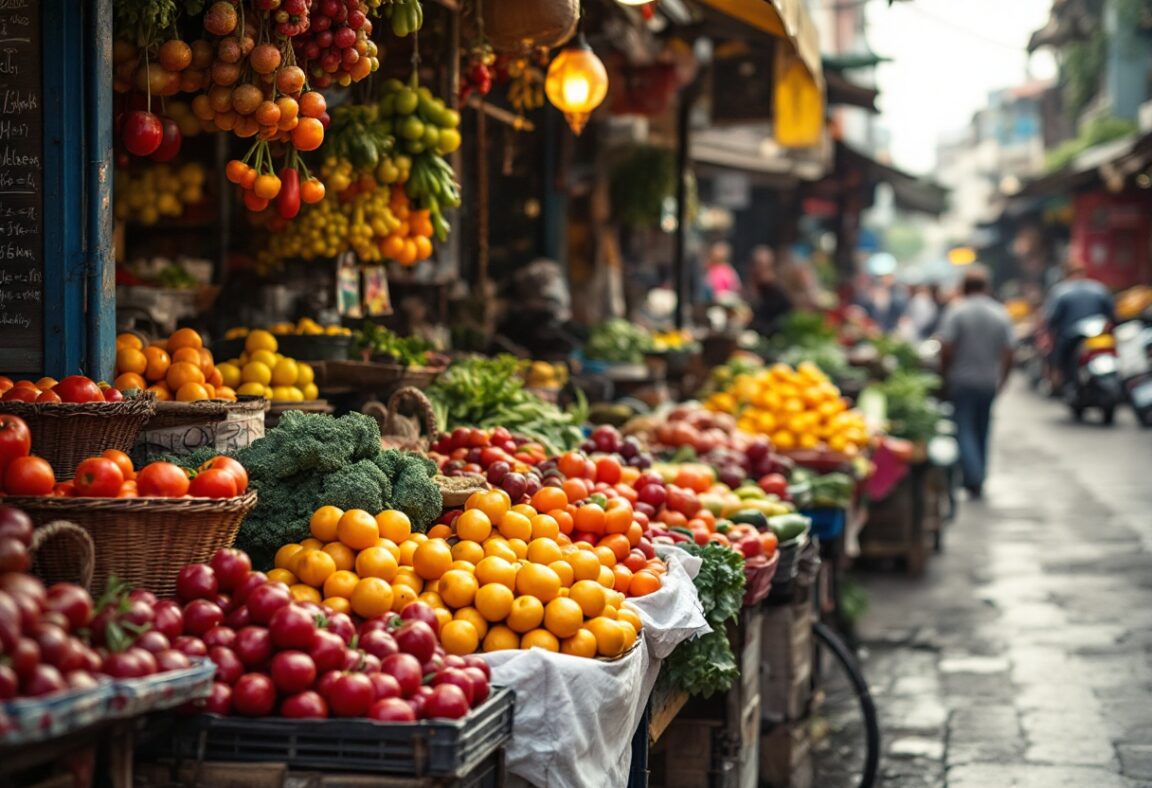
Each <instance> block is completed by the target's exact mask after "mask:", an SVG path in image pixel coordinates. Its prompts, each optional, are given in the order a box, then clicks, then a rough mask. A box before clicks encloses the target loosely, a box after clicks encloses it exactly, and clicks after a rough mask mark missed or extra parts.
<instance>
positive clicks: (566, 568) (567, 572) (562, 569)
mask: <svg viewBox="0 0 1152 788" xmlns="http://www.w3.org/2000/svg"><path fill="white" fill-rule="evenodd" d="M548 568H549V569H551V570H552V571H553V572H555V573H556V574H557V575H559V576H560V586H561V588H568V587H569V586H571V585H572V581H573V580H575V579H576V578H575V576H574V575H573V574H572V564H570V563H568V562H567V561H564V560H560V561H553V562H552V563H550V564H548Z"/></svg>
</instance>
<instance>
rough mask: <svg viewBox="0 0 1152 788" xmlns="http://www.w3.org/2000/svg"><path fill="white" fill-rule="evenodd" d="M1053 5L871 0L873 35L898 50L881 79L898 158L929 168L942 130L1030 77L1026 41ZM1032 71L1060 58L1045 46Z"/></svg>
mask: <svg viewBox="0 0 1152 788" xmlns="http://www.w3.org/2000/svg"><path fill="white" fill-rule="evenodd" d="M825 1H826V2H830V1H831V0H825ZM1051 7H1052V0H911V1H910V2H897V3H894V4H893V5H892V7H890V8H889V7H888V4H887V2H885V0H871V1H870V2H868V4H867V6H866V8H867V20H868V41H869V43H870V44H871V46H872V49H873V51H875V52H876V53H877V54H878V55H885V56H888V57H891V58H893V62H892V63H885V64H882V65H880V67H879V68H878V69H877V83H878V87H879V88H880V98H879V105H880V109H881V112H882V116H881V123H882V125H883V126H884V127H885V128H887V129H888V130H889V132H890V134H891V140H892V142H891V150H892V157H893V160H894V163H895V164H896V165H897V166H899V167H901V168H904V169H907V170H910V171H912V172H917V173H928V172H930V171H931V169H932V167H933V165H934V164H935V160H936V153H935V150H936V141H937V140H938V139H939V138H940V137H941V136H943V135H946V134H947V133H948V132H952V131H955V130H958V129H962V128H964V126H965V125H966V124H967V123H968V121H969V120H970V119H971V118H972V113H973V112H975V111H976V110H977V109H980V108H981V107H983V106H984V105H985V103H986V101H987V96H988V93H989V92H990V91H992V90H996V89H998V88H1004V87H1011V86H1013V85H1018V84H1020V83H1023V82H1026V81H1028V78H1029V65H1028V64H1029V59H1028V55H1027V52H1026V49H1025V47H1026V46H1027V44H1028V38H1029V36H1030V35H1031V34H1032V32H1033V31H1035V30H1038V29H1039V28H1041V27H1043V26H1044V23H1045V22H1046V21H1047V19H1048V11H1049V10H1050V9H1051ZM1030 71H1031V76H1032V77H1033V78H1037V79H1043V78H1051V77H1052V76H1054V74H1055V65H1054V63H1053V61H1052V59H1051V57H1050V56H1049V55H1048V53H1047V52H1044V51H1041V52H1038V53H1037V54H1036V55H1034V56H1033V57H1032V59H1031V66H1030Z"/></svg>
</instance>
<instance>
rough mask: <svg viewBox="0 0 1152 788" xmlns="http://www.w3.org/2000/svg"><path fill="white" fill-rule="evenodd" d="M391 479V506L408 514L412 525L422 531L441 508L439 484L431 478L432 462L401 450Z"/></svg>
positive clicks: (433, 464)
mask: <svg viewBox="0 0 1152 788" xmlns="http://www.w3.org/2000/svg"><path fill="white" fill-rule="evenodd" d="M396 464H397V473H396V476H395V477H393V481H392V500H391V504H392V508H393V509H399V510H400V511H402V512H404V514H406V515H408V518H409V519H410V520H411V521H412V527H413V528H414V529H416V530H417V531H426V530H427V529H428V526H430V525H431V524H432V523H434V522H436V519H437V518H438V517H439V516H440V513H441V512H442V511H443V509H444V497H443V496H442V495H441V494H440V487H439V486H438V485H437V484H436V482H434V481H432V476H433V474H434V473H435V472H436V464H435V463H433V462H431V461H429V460H428V459H427V458H426V457H424V456H423V455H420V454H416V453H415V452H404V453H401V454H400V457H399V458H398V459H397V461H396Z"/></svg>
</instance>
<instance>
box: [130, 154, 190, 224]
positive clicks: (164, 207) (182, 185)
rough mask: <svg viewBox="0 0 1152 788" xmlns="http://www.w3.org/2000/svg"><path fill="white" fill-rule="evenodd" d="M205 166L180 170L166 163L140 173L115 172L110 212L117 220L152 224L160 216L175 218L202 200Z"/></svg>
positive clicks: (188, 166) (181, 168)
mask: <svg viewBox="0 0 1152 788" xmlns="http://www.w3.org/2000/svg"><path fill="white" fill-rule="evenodd" d="M204 178H205V172H204V166H203V165H202V164H199V163H197V162H189V163H187V164H185V165H183V166H182V167H180V169H178V170H177V169H175V168H173V167H171V166H170V165H167V164H161V165H158V166H156V167H148V168H146V169H144V170H142V171H141V172H139V173H129V172H128V171H125V170H117V171H116V175H115V181H114V185H113V189H112V195H113V211H114V213H115V215H116V218H117V219H118V220H120V221H131V222H137V223H139V224H142V225H146V226H147V225H153V224H156V222H158V221H159V220H160V217H162V216H165V217H170V218H178V217H180V216H183V215H184V211H185V209H186V208H187V207H188V206H189V205H195V204H196V203H199V202H200V201H202V200H203V199H204Z"/></svg>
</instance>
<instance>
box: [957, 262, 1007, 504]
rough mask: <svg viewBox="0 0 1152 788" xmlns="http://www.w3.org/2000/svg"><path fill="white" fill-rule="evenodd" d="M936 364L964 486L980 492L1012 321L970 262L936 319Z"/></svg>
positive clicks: (982, 271)
mask: <svg viewBox="0 0 1152 788" xmlns="http://www.w3.org/2000/svg"><path fill="white" fill-rule="evenodd" d="M939 336H940V342H941V345H942V347H941V351H940V363H941V371H942V373H943V375H944V384H945V387H946V390H947V392H948V395H949V397H950V399H951V400H952V406H953V409H954V411H955V418H956V429H957V439H958V442H959V444H960V467H961V470H962V472H963V476H964V488H965V489H966V490H968V493H969V495H970V496H972V497H973V498H979V497H981V495H983V492H984V478H985V475H986V473H987V470H988V432H989V427H990V426H991V421H992V402H993V401H994V400H995V399H996V395H997V394H998V393H999V392H1000V390H1001V389H1003V387H1004V383H1005V382H1006V381H1007V380H1008V373H1009V371H1010V370H1011V369H1012V320H1011V318H1009V316H1008V310H1006V309H1005V308H1004V307H1003V305H1001V304H1000V303H999V302H998V301H996V300H995V299H994V298H992V296H991V295H990V294H989V283H988V271H987V269H985V268H984V266H982V265H978V264H973V265H972V266H970V267H969V268H968V270H967V271H966V272H965V273H964V279H963V282H962V283H961V297H960V298H959V299H958V300H957V301H955V302H954V303H953V304H952V305H951V306H950V307H949V308H948V311H947V312H945V314H944V317H943V319H942V320H941V323H940V332H939Z"/></svg>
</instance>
